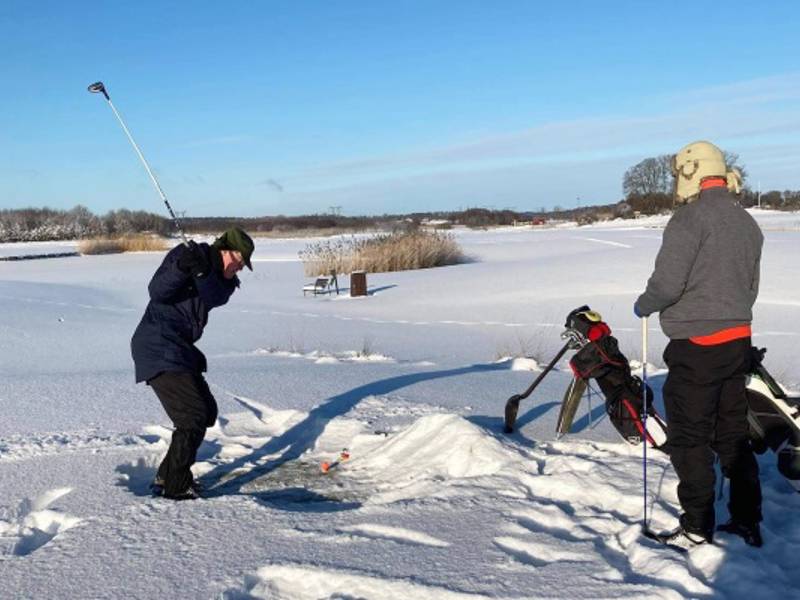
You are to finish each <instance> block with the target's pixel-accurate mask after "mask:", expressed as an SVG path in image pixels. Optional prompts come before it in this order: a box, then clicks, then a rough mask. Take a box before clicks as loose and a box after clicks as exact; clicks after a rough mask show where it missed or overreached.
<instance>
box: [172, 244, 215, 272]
mask: <svg viewBox="0 0 800 600" xmlns="http://www.w3.org/2000/svg"><path fill="white" fill-rule="evenodd" d="M178 268H179V269H180V270H181V271H183V272H184V273H188V274H189V275H191V276H192V277H205V276H206V275H208V271H209V270H210V269H211V265H210V264H209V262H208V258H206V255H205V254H204V253H203V251H202V250H201V249H200V247H199V246H198V245H197V244H196V243H194V242H189V247H188V248H184V250H183V253H182V254H181V255H180V256H179V257H178Z"/></svg>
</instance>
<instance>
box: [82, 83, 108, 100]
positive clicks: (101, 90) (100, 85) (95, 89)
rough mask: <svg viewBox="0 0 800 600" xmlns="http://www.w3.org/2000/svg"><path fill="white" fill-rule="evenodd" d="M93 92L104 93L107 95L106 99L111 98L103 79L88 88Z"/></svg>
mask: <svg viewBox="0 0 800 600" xmlns="http://www.w3.org/2000/svg"><path fill="white" fill-rule="evenodd" d="M87 89H88V90H89V91H90V92H92V93H93V94H103V96H105V97H106V100H110V98H109V97H108V92H106V86H104V85H103V82H102V81H96V82H95V83H93V84H92V85H90V86H89V87H88V88H87Z"/></svg>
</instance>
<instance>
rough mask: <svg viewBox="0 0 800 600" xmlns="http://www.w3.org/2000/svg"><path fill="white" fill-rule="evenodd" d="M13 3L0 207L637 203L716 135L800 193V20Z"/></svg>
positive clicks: (777, 13) (529, 7)
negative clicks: (681, 153) (667, 159)
mask: <svg viewBox="0 0 800 600" xmlns="http://www.w3.org/2000/svg"><path fill="white" fill-rule="evenodd" d="M556 4H557V3H552V2H534V1H528V2H501V1H497V2H473V1H470V0H461V1H458V2H450V1H441V2H436V1H432V0H431V1H428V2H416V1H396V2H392V3H388V2H380V1H372V2H355V1H353V2H339V1H330V0H329V1H325V2H322V1H319V2H304V1H300V0H295V1H286V2H284V1H262V2H244V1H240V2H231V3H223V2H219V1H215V2H204V1H195V2H150V1H145V0H140V1H137V2H128V3H122V2H81V1H73V2H49V1H39V2H21V1H17V0H4V2H2V3H0V86H2V89H0V208H21V207H26V206H49V207H52V208H70V207H72V206H75V205H76V204H83V205H85V206H87V207H88V208H89V209H91V210H92V211H93V212H96V213H104V212H106V211H108V210H112V209H118V208H129V209H137V210H149V211H152V212H161V211H162V205H161V203H160V199H159V198H158V196H157V194H156V192H155V190H154V188H153V187H152V184H151V183H150V180H149V179H148V178H147V175H146V173H145V171H144V169H143V168H142V166H141V164H140V163H139V162H138V159H137V158H136V155H135V154H134V151H133V149H132V147H131V146H130V144H129V143H128V141H127V139H126V138H125V136H124V133H123V132H122V130H121V128H120V126H119V124H118V123H117V121H116V119H115V118H114V115H113V113H112V112H111V110H110V108H109V107H108V106H107V105H106V102H105V101H104V100H103V99H102V97H101V96H97V95H91V94H89V93H88V92H87V91H86V86H87V85H88V84H90V83H92V82H94V81H97V80H103V81H104V82H105V84H106V86H107V88H108V90H109V93H110V94H111V99H112V101H113V102H114V105H115V106H116V108H117V109H118V110H119V111H120V113H121V114H122V116H123V118H124V119H125V121H126V123H127V125H128V127H129V128H130V130H131V132H132V133H133V135H134V137H135V138H136V140H137V142H138V143H139V145H140V147H141V149H142V151H143V152H144V155H145V156H146V157H147V159H148V161H149V162H150V164H151V165H152V167H153V168H154V170H155V172H156V175H157V177H158V179H159V181H160V183H161V185H162V187H163V189H164V191H165V192H166V194H167V196H168V197H169V199H170V202H171V203H172V204H173V206H174V208H175V209H176V210H177V211H185V212H186V214H187V215H191V216H204V215H205V216H207V215H231V216H258V215H267V214H301V213H319V212H328V211H329V209H330V207H331V206H340V207H341V211H342V213H343V214H351V215H355V214H383V213H397V212H411V211H426V210H451V209H457V208H465V207H469V206H485V207H494V208H506V207H512V208H515V209H517V210H538V209H539V208H540V207H553V206H554V205H559V206H562V207H570V206H575V205H576V204H578V203H581V204H595V203H608V202H615V201H617V200H619V199H620V198H621V197H622V190H621V183H622V176H623V174H624V172H625V169H626V168H628V167H630V166H632V165H633V164H635V163H637V162H638V161H640V160H642V159H643V158H646V157H648V156H654V155H658V154H665V153H671V152H675V151H676V150H677V149H678V148H679V147H680V146H682V145H684V144H685V143H688V142H690V141H694V140H695V139H709V140H711V141H713V142H715V143H717V144H719V145H720V146H722V147H723V148H725V149H726V150H730V151H733V152H737V153H738V154H739V155H740V157H741V160H742V162H743V163H744V164H745V166H746V167H747V169H748V171H749V174H750V180H749V182H750V184H751V186H752V187H753V188H756V187H757V185H759V183H760V186H761V189H762V190H767V189H780V190H783V189H800V136H798V133H800V64H798V62H797V57H799V56H800V42H798V38H799V37H800V36H798V35H797V27H798V24H800V3H798V2H788V1H787V2H768V3H765V6H762V7H757V6H755V3H753V2H727V3H719V2H700V1H697V2H694V3H691V4H688V5H680V7H677V6H678V5H675V4H674V3H664V2H662V3H651V2H581V1H573V2H569V3H563V6H555V5H556Z"/></svg>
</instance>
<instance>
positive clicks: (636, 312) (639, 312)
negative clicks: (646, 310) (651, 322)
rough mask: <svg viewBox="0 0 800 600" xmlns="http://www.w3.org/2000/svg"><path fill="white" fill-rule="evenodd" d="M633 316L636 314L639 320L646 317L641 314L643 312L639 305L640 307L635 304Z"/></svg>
mask: <svg viewBox="0 0 800 600" xmlns="http://www.w3.org/2000/svg"><path fill="white" fill-rule="evenodd" d="M633 314H635V315H636V316H637V317H638V318H640V319H641V318H642V317H643V316H644V315H643V314H642V313H641V311H640V310H639V305H638V304H634V305H633Z"/></svg>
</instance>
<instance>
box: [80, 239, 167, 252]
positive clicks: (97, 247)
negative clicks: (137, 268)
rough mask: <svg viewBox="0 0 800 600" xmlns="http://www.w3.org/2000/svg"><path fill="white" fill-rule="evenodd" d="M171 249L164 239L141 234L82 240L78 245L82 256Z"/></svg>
mask: <svg viewBox="0 0 800 600" xmlns="http://www.w3.org/2000/svg"><path fill="white" fill-rule="evenodd" d="M169 247H170V246H169V244H168V243H167V241H166V240H165V239H164V238H161V237H158V236H154V235H144V234H141V235H128V236H123V237H119V238H95V239H91V240H82V241H81V242H80V243H79V244H78V252H80V253H81V254H119V253H121V252H154V251H163V250H167V249H168V248H169Z"/></svg>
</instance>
